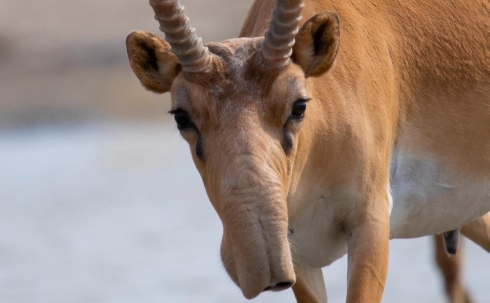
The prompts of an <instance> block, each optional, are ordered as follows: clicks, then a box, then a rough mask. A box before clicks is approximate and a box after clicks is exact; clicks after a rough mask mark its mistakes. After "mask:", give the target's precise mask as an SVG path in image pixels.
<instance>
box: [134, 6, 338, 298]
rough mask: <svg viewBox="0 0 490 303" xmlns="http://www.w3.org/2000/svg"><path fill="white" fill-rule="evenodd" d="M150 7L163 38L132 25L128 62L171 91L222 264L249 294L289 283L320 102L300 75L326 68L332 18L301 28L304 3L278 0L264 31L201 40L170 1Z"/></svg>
mask: <svg viewBox="0 0 490 303" xmlns="http://www.w3.org/2000/svg"><path fill="white" fill-rule="evenodd" d="M150 5H151V6H152V7H153V9H154V11H155V19H156V20H158V21H159V23H160V29H161V30H162V31H163V32H164V33H165V36H166V37H165V40H164V39H161V38H159V37H158V36H156V35H154V34H151V33H147V32H141V31H135V32H132V33H131V34H130V35H129V36H128V38H127V50H128V56H129V60H130V64H131V67H132V69H133V71H134V73H135V74H136V76H137V77H138V78H139V79H140V81H141V82H142V84H143V85H144V86H145V87H146V88H147V89H149V90H151V91H153V92H156V93H165V92H168V91H170V92H171V96H172V110H171V113H172V114H173V115H174V117H175V121H176V123H177V127H178V129H179V131H180V133H181V135H182V137H183V138H184V139H185V140H186V141H187V142H188V143H189V145H190V148H191V152H192V157H193V160H194V163H195V165H196V167H197V169H198V171H199V173H200V174H201V177H202V180H203V182H204V185H205V188H206V191H207V194H208V196H209V199H210V201H211V203H212V204H213V207H214V208H215V210H216V212H217V213H218V215H219V217H220V219H221V221H222V224H223V229H224V231H223V239H222V244H221V258H222V260H223V263H224V266H225V269H226V270H227V272H228V274H229V275H230V277H231V278H232V280H233V281H234V282H235V283H236V284H237V285H238V286H239V287H240V288H241V290H242V292H243V294H244V296H245V297H246V298H249V299H250V298H254V297H256V296H257V295H259V294H260V293H261V292H262V291H264V290H275V291H279V290H283V289H286V288H289V287H291V286H292V285H293V284H294V283H295V280H296V277H295V273H294V268H293V263H292V257H291V252H290V245H289V241H288V200H289V198H290V197H292V196H293V194H294V190H295V185H296V184H297V182H298V179H299V177H300V174H301V170H302V167H304V165H305V163H306V160H307V154H308V152H307V149H308V145H309V144H310V141H311V140H310V139H309V138H310V136H311V135H310V134H308V133H311V132H314V131H315V129H314V123H315V122H314V121H315V119H314V118H313V117H315V114H314V112H313V111H314V110H315V108H318V107H319V106H318V105H315V104H314V103H315V100H313V99H311V96H310V95H309V94H308V91H307V78H308V77H312V76H320V75H322V74H324V73H325V72H326V71H327V70H328V69H329V68H330V67H331V66H332V64H333V62H334V59H335V56H336V53H337V50H338V46H339V27H338V18H337V16H336V15H335V14H334V13H331V12H326V13H321V14H318V15H316V16H314V17H313V18H311V19H310V20H308V21H307V22H306V23H305V24H304V25H303V26H302V27H301V29H299V30H298V25H299V22H300V20H301V11H302V9H303V6H304V4H303V1H302V0H277V1H276V7H275V9H274V10H273V13H272V19H271V21H270V23H269V29H268V30H267V32H266V33H265V37H258V38H238V39H231V40H226V41H222V42H220V43H207V44H203V43H202V41H201V39H200V38H199V37H198V36H197V35H196V33H195V30H194V28H192V27H191V26H190V24H189V19H188V18H187V17H186V16H185V14H184V8H183V7H182V6H181V5H180V4H179V2H178V1H177V0H150ZM295 41H296V42H297V43H296V44H295ZM307 107H308V109H309V110H307ZM310 111H311V112H310ZM310 116H311V118H310ZM309 120H310V121H309ZM317 120H318V119H317Z"/></svg>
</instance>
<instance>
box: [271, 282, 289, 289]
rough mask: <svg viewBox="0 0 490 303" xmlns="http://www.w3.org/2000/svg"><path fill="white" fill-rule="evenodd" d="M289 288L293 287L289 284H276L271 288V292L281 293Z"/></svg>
mask: <svg viewBox="0 0 490 303" xmlns="http://www.w3.org/2000/svg"><path fill="white" fill-rule="evenodd" d="M291 286H293V283H291V282H280V283H277V284H276V285H275V286H273V287H272V289H271V290H272V291H282V290H285V289H288V288H290V287H291Z"/></svg>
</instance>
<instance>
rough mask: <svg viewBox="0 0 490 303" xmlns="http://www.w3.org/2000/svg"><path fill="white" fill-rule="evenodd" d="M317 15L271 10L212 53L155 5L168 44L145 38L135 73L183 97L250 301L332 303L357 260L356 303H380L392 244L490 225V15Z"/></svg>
mask: <svg viewBox="0 0 490 303" xmlns="http://www.w3.org/2000/svg"><path fill="white" fill-rule="evenodd" d="M305 2H306V5H305V4H304V3H303V1H302V0H277V1H272V0H256V1H255V2H254V3H253V5H252V7H251V9H250V12H249V14H248V16H247V18H246V20H245V23H244V25H243V27H242V30H241V33H240V38H237V39H231V40H226V41H222V42H219V43H207V44H203V43H202V41H201V39H200V38H198V36H197V35H196V33H195V31H194V29H193V28H191V27H190V24H189V20H188V19H187V18H186V17H185V14H184V11H183V7H182V6H180V4H179V3H178V1H177V0H150V5H151V6H152V7H153V9H154V11H155V17H156V19H157V20H158V21H159V23H160V29H161V30H162V31H163V32H164V33H165V35H166V38H165V40H163V39H161V38H159V37H157V36H156V35H154V34H151V33H147V32H141V31H137V32H133V33H131V34H130V35H129V36H128V39H127V49H128V54H129V59H130V63H131V66H132V68H133V70H134V72H135V74H136V75H137V76H138V78H139V79H140V80H141V82H142V83H143V85H144V86H145V87H146V88H148V89H149V90H152V91H154V92H157V93H164V92H168V91H170V92H171V95H172V110H171V113H172V114H173V115H174V117H175V120H176V122H177V126H178V128H179V130H180V132H181V134H182V136H183V138H184V139H185V140H186V141H187V142H188V143H189V145H190V147H191V151H192V157H193V160H194V163H195V165H196V167H197V169H198V171H199V173H200V174H201V177H202V179H203V182H204V186H205V188H206V191H207V194H208V197H209V199H210V200H211V203H212V204H213V206H214V208H215V210H216V212H217V213H218V215H219V217H220V219H221V221H222V223H223V229H224V231H223V240H222V245H221V258H222V260H223V264H224V266H225V269H226V270H227V272H228V274H229V275H230V277H231V278H232V280H233V281H234V282H235V283H236V284H237V285H238V286H239V287H240V288H241V290H242V292H243V294H244V296H245V297H246V298H249V299H250V298H254V297H256V296H258V295H259V294H260V293H261V292H262V291H265V290H274V291H279V290H283V289H286V288H289V287H291V286H293V285H294V288H293V290H294V292H295V295H296V297H297V299H298V301H299V302H325V301H326V295H325V294H324V286H323V277H322V274H321V267H323V266H326V265H329V264H330V263H332V262H333V261H335V260H337V259H338V258H340V257H341V256H343V255H344V254H346V253H347V254H348V279H347V280H348V292H347V302H349V303H352V302H363V303H366V302H380V301H381V297H382V293H383V288H384V285H385V280H386V272H387V264H388V242H389V239H390V238H414V237H421V236H424V235H429V234H436V233H441V232H446V231H450V230H455V229H458V228H460V227H461V226H463V225H465V224H468V223H469V222H472V221H474V220H477V219H478V218H479V217H481V216H483V215H484V214H485V213H487V212H488V211H490V131H489V129H490V35H489V33H490V3H489V2H488V1H485V0H473V1H468V0H445V1H442V0H434V1H415V0H405V1H399V0H358V1H354V0H318V1H313V0H311V1H305ZM303 8H304V9H303ZM272 10H273V12H272V14H271V11H272ZM301 16H304V17H305V19H304V20H306V21H304V22H303V21H300V20H301ZM269 20H270V22H269ZM298 27H299V29H298ZM480 220H483V219H480ZM475 224H476V223H475ZM475 224H473V225H475ZM478 224H479V223H478ZM470 226H472V225H470ZM469 230H470V231H469V233H470V234H477V233H478V232H479V231H477V230H475V229H471V228H469ZM470 238H471V236H470ZM474 238H477V237H474ZM482 241H483V242H484V241H488V239H487V238H485V239H484V240H482ZM480 244H481V245H484V244H483V243H480ZM291 246H294V249H291ZM293 262H294V265H293ZM295 283H296V284H295Z"/></svg>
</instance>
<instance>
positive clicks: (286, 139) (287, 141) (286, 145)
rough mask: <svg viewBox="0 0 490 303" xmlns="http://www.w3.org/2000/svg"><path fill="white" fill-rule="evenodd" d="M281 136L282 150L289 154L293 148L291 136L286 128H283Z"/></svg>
mask: <svg viewBox="0 0 490 303" xmlns="http://www.w3.org/2000/svg"><path fill="white" fill-rule="evenodd" d="M282 136H283V138H282V149H283V150H284V152H285V153H286V155H289V154H290V153H291V150H292V149H293V137H292V136H291V134H290V133H289V132H288V131H287V130H286V129H284V130H283V135H282Z"/></svg>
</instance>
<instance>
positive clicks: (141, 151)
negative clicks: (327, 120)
mask: <svg viewBox="0 0 490 303" xmlns="http://www.w3.org/2000/svg"><path fill="white" fill-rule="evenodd" d="M220 239H221V224H220V221H219V219H218V217H217V215H216V214H215V213H214V210H213V209H212V207H211V205H210V203H209V202H208V201H207V197H206V194H205V192H204V189H203V186H202V184H201V180H200V177H199V175H198V173H197V171H196V170H195V168H194V166H193V164H192V161H191V158H190V155H189V152H188V147H187V144H186V143H185V142H184V141H183V140H182V139H181V138H180V137H179V135H178V132H177V131H176V130H175V128H174V127H173V126H172V127H170V126H168V125H162V124H135V123H133V124H129V123H128V124H100V125H92V126H70V127H61V126H59V127H48V128H41V129H37V130H36V131H32V130H10V131H1V132H0V302H10V303H30V302H36V303H38V302H39V303H48V302H49V303H66V302H70V303H78V302H90V303H98V302H104V303H106V302H107V303H133V302H138V303H145V302H170V303H174V302H209V303H211V302H213V303H216V302H218V303H221V302H223V303H224V302H247V301H246V300H245V299H244V298H243V297H242V295H241V292H240V291H239V290H238V288H237V287H236V286H234V285H233V283H232V282H231V280H230V279H229V278H228V277H227V276H226V273H225V272H224V269H223V267H222V265H221V263H220V261H219V244H220ZM431 244H432V242H431V239H429V238H425V239H417V240H404V241H392V243H391V256H390V270H389V276H388V283H387V287H386V292H385V297H384V300H383V302H402V303H403V302H431V303H433V302H436V303H437V302H445V301H444V297H443V295H442V288H441V282H440V280H439V276H438V274H437V272H435V270H434V264H433V262H432V259H433V256H432V245H431ZM466 244H467V245H466V261H467V267H466V269H465V280H466V284H468V285H469V287H470V289H471V291H472V293H473V295H474V298H475V299H476V301H477V302H490V291H489V286H490V256H488V255H486V253H485V252H483V250H481V249H479V248H478V247H476V246H475V245H473V244H472V243H469V242H467V243H466ZM324 273H325V275H326V280H327V288H328V292H329V299H330V302H343V301H344V300H345V292H346V261H345V258H343V259H342V260H340V261H338V262H336V263H335V264H333V265H332V266H330V267H329V268H327V269H325V270H324ZM253 302H285V303H288V302H291V303H292V302H295V301H294V297H293V295H292V292H291V291H286V292H282V293H268V294H264V295H261V296H260V297H259V298H258V299H256V300H255V301H253Z"/></svg>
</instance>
